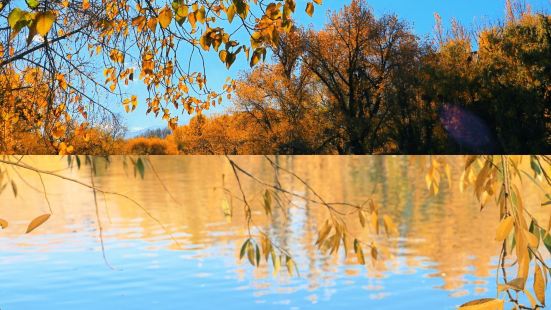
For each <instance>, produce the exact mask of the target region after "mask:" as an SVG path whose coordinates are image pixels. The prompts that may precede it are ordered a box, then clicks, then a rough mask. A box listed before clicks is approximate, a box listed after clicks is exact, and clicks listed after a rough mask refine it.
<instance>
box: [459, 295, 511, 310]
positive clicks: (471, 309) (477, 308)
mask: <svg viewBox="0 0 551 310" xmlns="http://www.w3.org/2000/svg"><path fill="white" fill-rule="evenodd" d="M503 305H504V302H503V300H501V299H495V298H483V299H477V300H473V301H470V302H468V303H465V304H462V305H461V306H459V309H465V310H503Z"/></svg>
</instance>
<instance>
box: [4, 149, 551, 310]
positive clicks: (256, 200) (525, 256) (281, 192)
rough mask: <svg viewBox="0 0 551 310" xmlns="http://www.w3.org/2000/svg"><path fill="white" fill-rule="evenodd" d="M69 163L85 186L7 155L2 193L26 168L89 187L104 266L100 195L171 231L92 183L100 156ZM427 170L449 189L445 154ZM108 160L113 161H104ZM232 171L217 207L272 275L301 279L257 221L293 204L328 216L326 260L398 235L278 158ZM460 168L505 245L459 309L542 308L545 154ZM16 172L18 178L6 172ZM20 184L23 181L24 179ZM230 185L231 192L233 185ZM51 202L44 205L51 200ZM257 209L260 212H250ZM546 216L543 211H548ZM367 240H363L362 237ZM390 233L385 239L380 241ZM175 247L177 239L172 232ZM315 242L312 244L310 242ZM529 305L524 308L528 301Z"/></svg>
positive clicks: (370, 210) (433, 186)
mask: <svg viewBox="0 0 551 310" xmlns="http://www.w3.org/2000/svg"><path fill="white" fill-rule="evenodd" d="M66 158H67V159H68V166H70V167H73V166H75V165H76V166H77V168H79V169H80V168H82V166H86V167H88V168H89V169H90V183H86V182H85V181H81V180H80V179H76V178H70V177H67V176H64V175H62V174H60V173H59V172H55V171H47V170H44V169H41V168H39V167H35V166H32V165H30V164H28V163H26V162H25V161H24V158H23V157H15V156H4V157H2V158H0V190H2V192H3V191H4V190H5V189H6V188H8V187H11V188H12V193H13V195H15V196H17V195H20V192H21V191H20V189H18V186H17V184H18V183H19V180H18V179H17V178H14V176H21V175H20V174H19V173H18V171H21V170H28V171H31V172H33V173H37V174H38V175H40V177H41V178H42V176H50V177H56V178H59V179H62V180H64V181H67V182H72V183H75V184H78V185H79V186H83V187H86V188H88V189H90V190H91V191H92V193H93V194H94V203H95V206H96V216H97V223H98V225H99V226H100V227H99V234H100V236H99V237H100V241H101V243H102V252H103V255H104V259H105V261H106V263H107V264H108V265H109V263H108V262H107V258H106V256H105V249H104V245H103V228H102V227H101V226H102V225H101V220H100V218H99V212H97V208H98V206H97V205H98V197H99V196H97V193H99V194H103V195H104V197H105V196H117V197H120V198H123V199H127V200H128V201H130V202H132V204H133V205H135V206H136V207H138V208H140V209H141V210H142V211H143V212H145V213H146V214H147V216H148V217H150V218H151V219H153V220H154V221H155V222H156V223H157V224H158V225H160V226H161V227H162V228H163V229H164V230H165V232H166V233H167V234H169V235H170V231H169V230H168V229H167V228H166V227H165V226H164V225H163V223H162V222H161V221H159V220H158V219H157V218H155V217H154V215H153V214H152V213H150V212H149V211H148V210H147V208H145V207H144V206H142V205H141V204H140V203H139V202H138V201H136V200H135V199H133V198H132V197H130V196H127V195H125V194H121V193H117V192H114V191H110V190H106V189H103V188H100V187H98V186H97V185H96V184H95V181H94V178H95V176H96V175H97V171H96V165H97V162H98V161H99V160H100V158H99V157H90V156H80V157H79V156H68V157H66ZM420 158H421V161H422V162H423V164H424V165H425V166H426V167H427V170H426V172H427V173H426V176H425V182H426V186H427V189H428V190H429V191H430V193H431V194H433V195H437V194H438V193H439V192H440V191H441V188H442V186H443V185H442V184H445V183H447V184H448V186H450V188H454V187H455V185H454V186H451V185H452V181H451V180H452V172H451V168H450V164H449V163H448V160H449V158H446V157H442V156H432V157H420ZM106 160H107V162H109V161H110V158H106ZM225 160H226V161H227V163H228V165H229V167H230V168H231V171H232V174H233V175H232V177H233V179H232V180H233V181H234V182H235V183H234V184H235V185H237V189H238V191H237V192H234V191H232V190H231V189H230V187H229V186H227V184H228V181H229V179H228V178H224V181H223V185H222V190H223V191H224V194H225V195H224V199H223V201H222V202H221V207H222V212H223V213H224V215H225V217H226V219H227V220H228V221H231V219H232V218H233V217H234V212H233V211H234V208H236V207H242V208H243V214H244V216H245V218H246V228H247V234H248V236H247V238H246V239H245V240H244V242H243V244H242V246H241V248H240V251H239V256H240V258H241V259H243V260H245V259H246V260H247V261H249V263H250V264H251V265H253V266H255V267H258V266H260V265H262V263H263V261H264V262H265V263H266V264H268V263H270V262H271V265H272V268H273V271H274V274H277V273H279V272H281V269H282V268H285V269H287V272H288V273H289V274H290V275H299V271H300V269H301V268H300V266H299V264H298V263H297V262H296V261H295V260H294V258H293V253H292V250H291V249H288V248H286V245H284V244H282V243H281V242H279V240H278V239H277V237H276V236H273V235H272V234H270V232H269V231H266V229H265V228H263V227H262V226H261V225H260V224H259V223H260V217H261V216H262V217H263V216H265V217H267V218H269V219H272V218H273V217H274V216H276V214H277V213H281V214H282V215H283V218H284V220H286V221H288V220H289V218H288V216H289V213H288V212H286V211H287V210H288V209H289V208H296V207H300V206H297V201H302V202H305V203H308V204H311V205H315V206H319V207H320V208H323V210H324V211H325V212H326V218H325V219H323V220H322V221H320V222H319V226H318V236H317V240H315V246H316V247H317V249H319V250H320V251H321V252H322V253H326V254H328V255H339V253H343V254H344V255H347V256H348V255H351V254H352V257H354V258H353V259H354V260H355V261H356V262H357V263H358V264H361V265H364V264H366V263H367V257H369V256H371V260H372V261H373V262H375V261H377V260H382V261H384V260H385V259H386V257H385V255H384V254H385V243H386V241H388V240H391V239H392V238H388V237H393V236H396V235H397V234H398V233H399V229H398V225H396V224H395V223H394V221H393V219H392V218H391V217H390V216H389V215H388V214H385V208H384V205H382V206H379V205H378V204H377V202H376V201H375V200H373V199H369V200H367V201H365V202H364V203H363V204H360V205H356V204H352V203H348V202H330V201H328V200H327V199H325V198H324V197H323V195H322V194H321V193H320V192H318V191H317V190H316V189H315V188H313V187H312V186H311V184H310V183H309V182H308V181H307V180H305V179H303V178H302V177H301V176H300V175H298V174H297V173H295V172H294V171H292V170H290V169H287V168H285V167H284V166H282V165H280V164H279V161H278V160H279V158H278V157H277V156H276V157H270V156H265V157H264V158H263V160H264V161H265V162H266V163H267V164H268V165H269V167H270V169H271V171H272V172H273V178H272V179H271V180H270V181H266V180H264V179H262V178H260V177H259V176H257V174H256V173H255V172H252V171H251V170H249V168H248V167H247V166H246V165H245V164H242V163H240V157H231V156H227V157H225ZM464 160H465V162H464V169H463V171H462V173H461V176H460V178H459V179H460V180H459V184H458V185H459V186H458V187H459V190H460V191H462V192H463V191H466V190H467V189H471V188H472V192H473V194H474V196H475V197H476V199H477V200H478V201H479V205H480V209H481V211H482V212H484V211H485V210H486V209H487V208H490V207H496V208H498V209H499V214H500V217H499V221H497V220H496V224H495V226H496V231H495V240H496V241H498V242H500V243H501V244H502V246H501V250H500V251H499V253H496V254H497V255H498V256H499V259H498V265H497V270H496V285H497V292H496V298H486V299H479V300H475V301H472V302H470V303H467V304H464V305H462V306H461V308H464V309H502V308H503V307H504V304H505V301H507V302H510V303H511V304H513V305H514V307H515V308H516V309H540V308H543V307H544V306H545V304H546V294H545V293H546V290H547V283H548V274H551V270H550V268H549V265H548V262H546V259H545V257H548V256H546V255H544V253H543V252H542V251H545V250H547V251H549V252H550V253H551V234H550V229H551V216H550V217H549V222H547V221H544V222H541V221H538V220H537V219H536V217H535V216H534V215H533V214H532V213H531V212H532V210H533V208H529V206H527V205H526V203H525V202H524V201H525V197H523V191H522V189H523V187H522V186H524V185H525V182H532V183H534V184H536V186H537V187H538V188H540V189H541V191H542V194H543V197H544V199H543V200H542V203H541V206H538V208H547V206H549V205H551V193H549V192H546V191H548V189H549V186H550V185H551V177H550V174H549V171H550V167H551V157H549V156H466V157H465V158H464ZM123 164H124V165H125V167H127V168H128V169H133V170H134V173H135V177H136V178H138V177H139V178H143V177H144V176H145V174H146V173H149V171H152V172H153V175H154V176H155V178H156V180H157V181H158V182H159V183H160V184H161V188H163V189H164V190H165V191H166V192H167V194H168V195H170V196H171V197H172V199H173V200H174V201H175V202H176V203H177V202H178V201H177V199H176V198H175V197H174V196H173V195H172V193H170V191H169V188H168V187H167V186H166V185H165V184H164V182H163V179H162V174H160V173H159V172H158V171H157V170H156V169H155V166H154V165H153V163H152V161H151V160H150V158H149V157H137V156H136V157H124V160H123ZM12 172H14V173H15V175H12V174H11V173H12ZM289 179H291V180H294V181H296V182H298V183H299V184H301V185H302V186H303V188H304V189H305V190H304V192H297V191H296V190H293V189H292V188H290V187H288V186H285V185H284V182H282V180H289ZM245 180H247V181H249V182H253V183H256V184H257V185H259V186H261V187H262V191H261V193H260V194H259V195H252V194H251V193H250V192H249V191H248V188H246V187H245V186H243V182H244V181H245ZM21 181H23V182H26V181H25V179H24V178H21ZM42 185H43V193H44V199H45V200H46V201H48V192H47V189H46V187H45V186H44V183H43V182H42ZM232 188H235V187H232ZM48 204H49V203H48ZM257 207H261V208H262V210H263V212H255V211H256V210H257ZM545 212H547V213H546V216H549V215H550V214H549V212H548V210H545ZM51 215H53V211H52V209H51V208H50V213H49V214H44V215H41V216H39V217H37V218H36V219H34V220H32V221H30V224H29V229H27V233H29V232H31V231H33V230H35V229H39V228H40V227H41V226H42V225H47V223H48V222H47V221H48V219H49V218H50V216H51ZM353 222H356V223H358V224H359V225H360V226H361V228H362V231H369V232H370V234H369V235H366V234H363V233H362V234H361V235H360V233H358V232H357V231H355V230H353V229H350V228H351V225H352V223H353ZM0 226H1V227H2V228H3V229H6V228H7V227H8V222H7V221H6V220H0ZM366 236H367V237H366ZM384 236H387V238H384ZM170 237H171V238H172V239H173V240H174V241H175V242H176V243H177V240H176V239H175V238H174V237H173V236H172V235H170ZM312 242H314V241H312ZM526 302H527V303H528V304H525V303H526Z"/></svg>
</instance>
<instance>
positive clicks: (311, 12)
mask: <svg viewBox="0 0 551 310" xmlns="http://www.w3.org/2000/svg"><path fill="white" fill-rule="evenodd" d="M306 13H307V14H308V15H310V16H312V15H314V4H313V3H312V2H308V4H307V5H306Z"/></svg>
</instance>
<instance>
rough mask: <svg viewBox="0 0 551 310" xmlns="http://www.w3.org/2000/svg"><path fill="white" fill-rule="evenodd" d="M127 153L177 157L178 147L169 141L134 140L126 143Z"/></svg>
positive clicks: (153, 139) (152, 139) (155, 139)
mask: <svg viewBox="0 0 551 310" xmlns="http://www.w3.org/2000/svg"><path fill="white" fill-rule="evenodd" d="M124 149H125V152H126V153H127V154H135V155H176V154H178V150H177V148H176V145H174V143H172V142H171V141H170V140H168V139H161V138H143V137H140V138H134V139H131V140H129V141H127V142H126V144H125V148H124Z"/></svg>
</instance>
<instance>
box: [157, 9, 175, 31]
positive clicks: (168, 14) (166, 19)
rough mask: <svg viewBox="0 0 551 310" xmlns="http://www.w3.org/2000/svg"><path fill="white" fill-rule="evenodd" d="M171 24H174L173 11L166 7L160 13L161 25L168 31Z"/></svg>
mask: <svg viewBox="0 0 551 310" xmlns="http://www.w3.org/2000/svg"><path fill="white" fill-rule="evenodd" d="M170 22H172V10H171V9H170V8H169V7H168V6H166V7H165V8H164V9H162V10H161V12H160V13H159V25H161V27H162V28H164V29H166V28H168V26H169V25H170Z"/></svg>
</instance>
